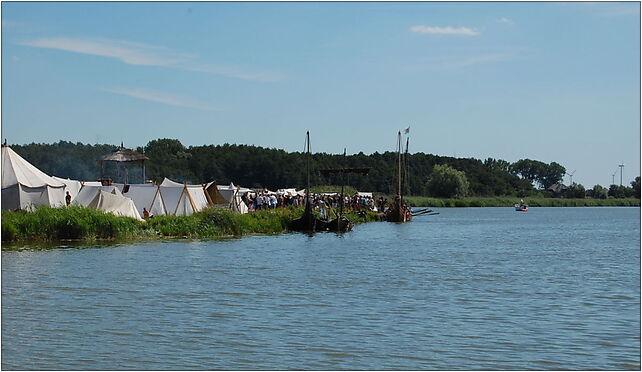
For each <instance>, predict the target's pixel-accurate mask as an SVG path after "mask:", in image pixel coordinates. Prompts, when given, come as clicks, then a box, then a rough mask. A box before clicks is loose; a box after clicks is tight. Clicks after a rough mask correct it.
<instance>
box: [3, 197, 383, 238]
mask: <svg viewBox="0 0 642 372" xmlns="http://www.w3.org/2000/svg"><path fill="white" fill-rule="evenodd" d="M302 214H303V208H292V207H290V208H279V209H275V210H261V211H256V212H253V213H248V214H242V215H241V214H235V213H233V212H231V211H230V210H227V209H221V208H207V209H205V210H203V211H201V212H198V213H194V214H193V215H191V216H157V217H154V218H151V219H149V220H147V222H140V221H138V220H135V219H132V218H127V217H117V216H114V215H112V214H109V213H105V212H102V211H98V210H94V209H88V208H82V207H77V206H72V207H66V208H50V207H38V208H37V209H36V210H35V211H33V212H25V211H17V212H9V211H3V212H2V241H3V242H56V241H62V240H81V241H100V240H126V239H163V238H199V239H218V238H224V237H233V236H243V235H248V234H269V235H274V234H281V233H284V232H287V227H288V226H289V224H290V222H291V221H292V220H294V219H296V218H299V217H301V215H302ZM347 216H348V218H350V219H351V220H352V221H353V222H354V223H356V224H358V223H363V222H371V221H376V220H377V214H376V213H372V212H369V213H361V214H357V213H351V214H348V215H347Z"/></svg>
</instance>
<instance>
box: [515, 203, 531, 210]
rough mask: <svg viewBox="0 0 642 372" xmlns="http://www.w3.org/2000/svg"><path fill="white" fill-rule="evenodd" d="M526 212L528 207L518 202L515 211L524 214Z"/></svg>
mask: <svg viewBox="0 0 642 372" xmlns="http://www.w3.org/2000/svg"><path fill="white" fill-rule="evenodd" d="M527 210H528V205H526V204H524V200H520V201H519V203H517V204H515V211H517V212H526V211H527Z"/></svg>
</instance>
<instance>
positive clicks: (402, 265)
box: [2, 208, 640, 370]
mask: <svg viewBox="0 0 642 372" xmlns="http://www.w3.org/2000/svg"><path fill="white" fill-rule="evenodd" d="M439 211H440V212H441V214H439V215H435V216H423V217H417V218H415V220H414V221H413V222H412V223H409V224H392V223H384V222H381V223H370V224H363V225H359V226H357V227H356V228H355V229H354V231H352V232H350V233H347V234H344V235H336V234H333V233H321V234H316V235H315V236H307V235H304V234H299V233H293V234H285V235H281V236H250V237H244V238H239V239H232V240H226V241H185V240H179V241H165V242H145V243H136V244H117V245H106V246H104V245H103V246H82V247H60V248H56V249H48V250H42V249H29V247H26V248H27V249H24V250H21V251H8V250H6V249H7V247H3V249H4V250H3V252H2V369H4V370H6V369H38V370H43V369H57V370H60V369H65V370H67V369H72V370H73V369H83V370H87V369H90V370H104V369H110V370H111V369H136V370H150V369H152V370H159V369H174V370H176V369H208V370H211V369H227V370H230V369H232V370H238V369H251V370H257V369H278V370H289V369H312V370H343V369H349V370H361V369H377V370H381V369H384V370H389V369H401V370H417V369H420V370H426V369H433V370H434V369H448V370H460V369H463V370H470V369H483V370H497V369H538V370H542V369H543V370H549V369H582V370H584V369H590V370H595V369H609V370H633V369H635V370H639V369H640V209H639V208H532V209H530V210H529V211H528V212H526V213H521V212H514V211H513V210H512V209H511V208H462V209H441V210H439Z"/></svg>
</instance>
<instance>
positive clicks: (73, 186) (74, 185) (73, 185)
mask: <svg viewBox="0 0 642 372" xmlns="http://www.w3.org/2000/svg"><path fill="white" fill-rule="evenodd" d="M51 178H53V179H54V180H56V181H60V182H62V183H64V184H65V196H67V191H69V195H71V198H72V199H73V198H75V197H76V195H78V192H80V188H81V187H82V182H80V181H76V180H70V179H69V178H66V179H65V178H60V177H56V176H51Z"/></svg>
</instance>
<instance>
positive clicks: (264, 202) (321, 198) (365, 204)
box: [242, 192, 387, 217]
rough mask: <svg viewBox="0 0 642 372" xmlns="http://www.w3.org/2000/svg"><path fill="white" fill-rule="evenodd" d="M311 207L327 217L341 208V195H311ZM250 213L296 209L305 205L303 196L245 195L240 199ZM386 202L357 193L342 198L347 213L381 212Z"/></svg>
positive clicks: (261, 193)
mask: <svg viewBox="0 0 642 372" xmlns="http://www.w3.org/2000/svg"><path fill="white" fill-rule="evenodd" d="M310 199H311V204H312V207H313V208H314V209H315V210H317V211H319V213H320V214H321V217H327V216H328V214H329V211H330V210H336V211H338V210H339V208H340V207H341V195H339V194H334V193H326V194H311V195H310ZM242 200H243V202H244V203H245V204H246V205H247V207H248V210H249V211H250V212H253V211H257V210H262V209H276V208H282V207H289V206H292V207H298V206H303V205H305V196H303V195H289V194H275V193H265V192H259V193H249V192H248V193H246V194H245V195H243V197H242ZM386 203H387V201H385V200H384V199H383V197H380V198H379V199H378V200H375V199H374V198H373V197H372V196H371V195H361V194H359V193H357V194H355V195H352V196H349V195H344V197H343V209H344V210H347V211H350V210H352V211H381V210H384V207H385V204H386Z"/></svg>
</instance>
